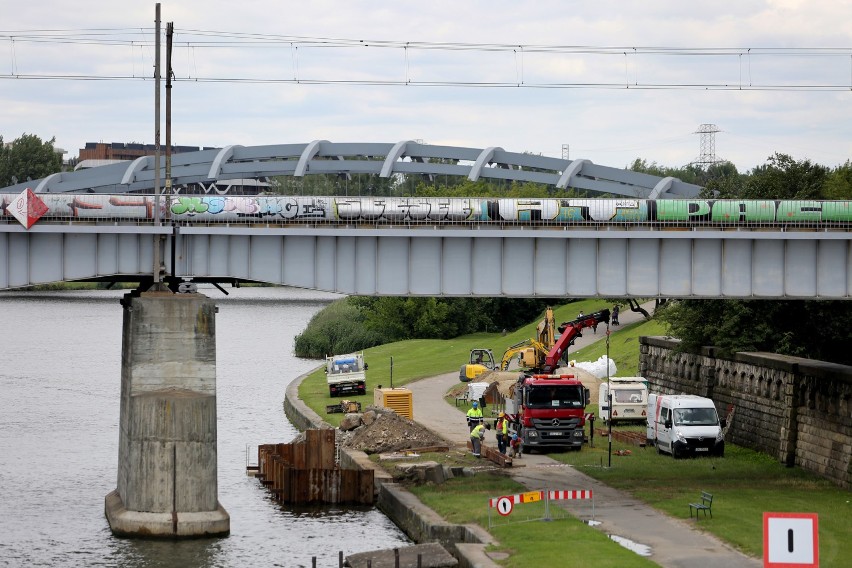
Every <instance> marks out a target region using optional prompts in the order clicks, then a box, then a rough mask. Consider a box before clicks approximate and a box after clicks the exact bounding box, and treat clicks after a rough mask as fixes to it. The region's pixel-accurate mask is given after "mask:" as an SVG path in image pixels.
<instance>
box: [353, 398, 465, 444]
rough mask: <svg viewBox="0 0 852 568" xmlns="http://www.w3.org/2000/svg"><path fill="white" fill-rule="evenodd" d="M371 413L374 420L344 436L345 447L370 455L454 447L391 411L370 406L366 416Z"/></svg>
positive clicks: (364, 423)
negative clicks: (436, 447)
mask: <svg viewBox="0 0 852 568" xmlns="http://www.w3.org/2000/svg"><path fill="white" fill-rule="evenodd" d="M370 412H373V413H375V420H372V421H370V420H369V419H368V420H366V421H364V420H363V419H362V424H361V425H360V426H358V427H357V428H356V429H354V430H352V431H351V432H345V433H343V436H344V440H343V441H342V444H343V445H344V446H346V447H347V448H353V449H356V450H361V451H363V452H365V453H367V454H382V453H386V452H399V451H402V450H416V449H418V448H428V447H434V446H450V445H452V444H450V443H449V442H447V440H445V439H444V438H442V437H441V436H439V435H437V434H435V433H434V432H432V431H430V430H428V429H426V428H424V427H423V426H421V425H420V424H418V423H416V422H414V421H412V420H409V419H408V418H406V417H404V416H400V415H399V414H397V413H396V412H393V411H392V410H388V409H385V408H376V407H370V408H369V409H368V410H367V413H370ZM365 414H366V413H365ZM367 423H369V424H367Z"/></svg>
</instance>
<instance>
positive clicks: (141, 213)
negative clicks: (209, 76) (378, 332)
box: [0, 194, 852, 225]
mask: <svg viewBox="0 0 852 568" xmlns="http://www.w3.org/2000/svg"><path fill="white" fill-rule="evenodd" d="M13 197H14V196H1V197H0V208H2V211H1V212H2V216H3V217H7V216H11V213H9V212H7V211H6V209H7V205H8V204H9V203H10V201H11V199H12V198H13ZM39 197H40V198H41V199H42V200H43V201H44V203H45V204H46V205H47V206H48V212H47V213H46V214H45V215H44V217H43V218H42V220H43V221H50V220H51V218H55V219H67V218H69V217H70V218H75V219H99V218H103V219H153V218H154V217H155V213H156V205H155V204H156V203H157V200H156V198H155V197H154V196H141V195H140V196H134V195H126V194H124V195H79V194H70V195H69V194H40V195H39ZM167 204H168V205H167ZM159 207H160V211H159V213H160V217H161V218H171V219H172V220H174V221H179V222H184V221H185V222H189V223H192V222H221V221H224V222H240V221H242V222H253V221H258V220H262V221H266V222H271V223H274V222H285V223H286V222H329V223H334V222H338V223H340V222H343V223H380V222H384V223H418V222H423V223H446V222H462V223H463V222H470V223H487V222H500V223H506V222H514V223H521V224H564V225H571V224H590V223H622V224H623V223H627V224H631V223H638V224H642V223H664V224H686V225H690V224H723V225H725V224H730V225H751V224H755V225H762V224H790V223H797V224H810V223H816V224H829V225H840V224H843V225H848V224H849V223H850V222H852V201H816V200H789V201H785V200H769V199H767V200H714V199H686V200H684V199H660V200H645V199H530V198H518V199H510V198H501V199H494V198H474V197H460V198H450V197H424V198H416V197H411V198H406V197H310V196H300V197H294V196H269V195H257V196H206V195H205V196H192V195H189V196H187V195H180V196H174V197H171V198H170V199H169V200H167V199H166V198H165V197H160V201H159Z"/></svg>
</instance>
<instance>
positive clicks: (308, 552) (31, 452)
mask: <svg viewBox="0 0 852 568" xmlns="http://www.w3.org/2000/svg"><path fill="white" fill-rule="evenodd" d="M202 291H203V292H204V293H205V294H207V295H208V296H210V297H211V298H213V299H214V300H216V303H217V306H218V307H219V313H218V315H217V319H216V336H217V337H216V346H217V412H218V458H219V460H218V478H219V501H220V502H221V503H222V505H223V506H224V507H225V509H226V510H227V511H228V513H229V514H230V516H231V534H230V536H229V537H227V538H215V539H212V538H208V539H196V540H184V541H157V540H144V539H125V538H116V537H114V536H113V535H112V533H111V532H110V530H109V525H108V524H107V521H106V518H105V517H104V497H105V496H106V495H107V493H109V492H110V491H112V490H113V489H115V487H116V475H117V473H116V471H117V465H118V423H119V395H120V390H121V330H122V309H121V306H120V305H119V303H118V301H119V299H120V298H121V296H122V295H123V294H124V293H126V291H110V290H105V291H61V292H0V325H2V328H0V329H2V334H0V338H2V339H0V566H3V565H8V566H28V567H29V566H62V567H66V566H121V567H125V566H130V567H139V568H143V567H170V566H201V567H232V566H249V565H254V566H285V567H290V566H294V567H297V566H311V564H312V558H313V557H316V559H317V566H318V567H324V566H325V567H336V566H337V565H338V551H343V553H344V555H348V554H352V553H355V552H363V551H367V550H373V549H378V548H393V547H396V546H404V545H405V544H408V543H409V540H408V538H407V537H406V536H405V535H404V534H403V533H402V532H401V531H400V530H399V529H398V528H397V527H396V526H395V525H394V524H393V523H392V522H391V521H390V520H389V519H388V518H387V517H385V516H384V515H383V514H382V513H380V512H379V511H377V510H376V509H374V508H366V507H363V508H341V507H328V506H327V507H311V508H301V509H297V508H292V507H284V506H281V505H279V504H277V503H276V502H275V501H274V500H273V499H272V498H271V496H270V494H269V493H268V492H267V491H266V490H265V489H263V488H262V487H261V485H260V484H259V483H258V481H257V480H255V479H254V478H251V477H248V476H246V473H245V466H246V453H247V446H250V447H252V448H254V447H256V446H257V445H258V444H263V443H277V442H289V441H291V440H292V439H293V437H294V436H295V435H296V434H297V430H296V429H295V428H294V427H293V425H292V424H290V422H289V421H288V420H287V418H286V417H285V416H284V412H283V409H282V401H283V398H284V391H285V388H286V386H287V384H288V383H289V382H290V381H292V380H293V379H295V378H296V377H298V376H299V375H301V374H302V373H304V372H306V371H308V370H310V369H311V368H314V367H316V366H317V365H318V364H319V363H318V362H317V361H313V360H307V359H299V358H297V357H295V356H294V355H293V339H294V337H295V336H296V335H297V334H298V333H300V332H301V331H302V330H303V329H304V327H305V325H306V324H307V322H308V321H309V320H310V318H311V316H312V315H313V314H314V313H316V312H317V311H318V310H320V309H321V308H322V307H323V306H325V305H327V304H328V302H330V301H332V300H333V299H335V298H337V297H338V296H336V295H333V294H326V293H322V292H316V291H310V290H298V289H292V288H256V287H250V288H239V289H234V288H230V289H228V292H229V295H227V296H226V295H224V294H222V293H221V292H220V291H218V290H216V289H215V288H209V289H204V290H202ZM255 452H256V450H255ZM254 459H256V454H255V458H254Z"/></svg>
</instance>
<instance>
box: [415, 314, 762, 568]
mask: <svg viewBox="0 0 852 568" xmlns="http://www.w3.org/2000/svg"><path fill="white" fill-rule="evenodd" d="M640 318H641V315H639V314H634V313H632V312H629V311H626V312H622V314H621V317H620V320H621V323H622V327H623V326H624V325H627V324H629V323H632V322H634V321H637V320H638V319H640ZM602 329H604V328H603V327H598V333H597V334H596V335H595V334H591V333H588V332H587V333H584V334H583V337H580V338H577V340H576V342H575V344H574V346H573V347H572V349H571V350H572V351H574V350H576V349H578V348H580V347H583V346H584V345H588V344H589V343H592V342H594V341H596V340H598V339H601V337H603V334H602V333H601V331H602ZM612 329H613V330H614V331H613V333H616V334H617V333H618V329H620V328H619V327H615V328H612ZM456 384H458V373H447V374H445V375H438V376H436V377H431V378H427V379H422V380H419V381H415V382H412V383H409V384H407V385H406V387H407V388H410V389H411V391H412V393H413V397H414V419H415V420H416V421H418V422H420V423H422V424H424V425H426V426H427V427H428V428H430V429H432V430H433V431H435V432H437V433H438V434H440V435H441V436H443V437H444V438H446V439H447V440H448V441H450V442H451V443H453V444H454V445H456V446H458V447H466V445H467V440H468V439H469V437H470V432H469V430H468V428H467V425H466V424H465V420H464V414H463V413H462V412H458V411H457V409H455V408H453V407H452V406H449V405H447V403H446V401H445V400H444V395H445V394H446V392H447V391H448V390H449V389H450V388H451V387H453V386H455V385H456ZM489 434H490V433H489ZM489 441H490V442H491V444H492V445H496V443H495V442H494V440H493V436H489V439H487V440H486V443H488V442H489ZM516 464H517V467H513V468H512V469H511V470H509V471H510V472H511V475H512V478H513V479H515V480H516V481H518V482H519V483H521V484H523V485H524V486H525V487H527V488H528V489H531V490H535V489H543V488H545V487H547V488H551V489H591V490H592V491H593V492H594V496H595V520H596V521H599V522H600V525H597V528H598V529H600V530H602V531H603V532H605V533H607V534H609V535H615V536H619V537H623V538H626V539H629V540H631V541H633V542H634V543H636V544H638V545H644V546H647V547H649V548H650V559H651V560H653V561H654V562H656V563H657V564H659V565H660V566H665V567H668V568H740V567H742V568H757V567H759V566H761V565H762V562H761V561H760V560H757V559H754V558H750V557H747V556H745V555H743V554H741V553H739V552H737V551H735V550H733V549H732V548H730V547H729V546H728V545H726V544H724V543H723V542H721V541H720V540H718V539H717V538H716V537H714V536H712V535H710V534H707V533H704V532H702V531H700V530H697V529H696V528H694V527H693V526H692V524H691V523H690V522H687V521H683V520H680V519H675V518H672V517H669V516H667V515H664V514H662V513H660V512H658V511H657V510H656V509H654V508H652V507H650V506H648V505H645V504H644V503H642V502H641V501H638V500H636V499H634V498H632V497H631V496H629V495H628V494H626V493H623V492H621V491H618V490H616V489H613V488H611V487H608V486H607V485H604V484H602V483H600V482H598V481H596V480H594V479H593V478H591V477H589V476H588V475H586V474H584V473H582V472H580V471H577V470H576V469H574V468H573V467H571V466H566V465H563V464H561V463H560V462H557V461H556V460H553V459H551V458H550V457H548V456H546V455H541V454H529V455H528V454H524V456H523V457H522V458H521V459H520V460H516ZM562 503H566V504H569V505H568V509H569V510H571V511H572V512H573V513H574V514H576V515H578V516H582V517H583V518H586V517H588V513H589V508H588V505H587V504H585V503H582V502H579V503H580V504H573V503H571V502H567V501H566V502H562ZM684 507H686V503H684Z"/></svg>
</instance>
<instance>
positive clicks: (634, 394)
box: [598, 377, 648, 422]
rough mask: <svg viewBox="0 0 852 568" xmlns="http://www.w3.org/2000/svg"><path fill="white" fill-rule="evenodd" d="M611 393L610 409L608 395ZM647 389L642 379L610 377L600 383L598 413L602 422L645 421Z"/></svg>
mask: <svg viewBox="0 0 852 568" xmlns="http://www.w3.org/2000/svg"><path fill="white" fill-rule="evenodd" d="M610 393H612V409H611V410H610V407H609V406H610V405H609V395H610ZM647 407H648V387H647V383H646V382H645V379H644V378H643V377H611V378H610V379H609V383H607V382H602V383H601V384H600V387H599V390H598V411H599V414H600V416H601V419H602V420H603V421H604V422H607V421H608V420H610V414H612V421H613V422H626V421H628V420H642V421H643V422H644V421H645V419H646V417H647V416H646V414H647V412H646V409H647Z"/></svg>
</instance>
